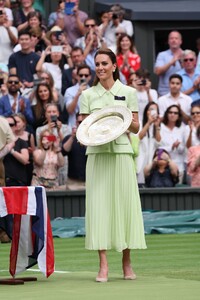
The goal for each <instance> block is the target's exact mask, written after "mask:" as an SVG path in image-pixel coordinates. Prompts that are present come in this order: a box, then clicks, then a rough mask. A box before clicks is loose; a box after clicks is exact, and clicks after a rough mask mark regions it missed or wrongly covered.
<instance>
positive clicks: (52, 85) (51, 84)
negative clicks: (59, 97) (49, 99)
mask: <svg viewBox="0 0 200 300" xmlns="http://www.w3.org/2000/svg"><path fill="white" fill-rule="evenodd" d="M41 74H47V75H48V77H49V86H50V88H53V87H54V79H53V76H52V75H51V73H50V72H48V71H42V72H41V73H40V76H41Z"/></svg>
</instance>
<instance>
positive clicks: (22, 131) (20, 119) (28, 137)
mask: <svg viewBox="0 0 200 300" xmlns="http://www.w3.org/2000/svg"><path fill="white" fill-rule="evenodd" d="M13 117H14V118H15V121H16V127H15V135H16V136H17V137H19V138H20V139H22V140H24V141H26V142H27V144H28V152H29V163H28V164H27V165H26V169H27V185H31V179H32V172H33V156H32V153H33V151H34V150H35V139H34V135H33V134H32V133H30V132H28V131H26V123H27V122H26V118H25V116H24V115H23V114H21V113H17V114H14V115H13Z"/></svg>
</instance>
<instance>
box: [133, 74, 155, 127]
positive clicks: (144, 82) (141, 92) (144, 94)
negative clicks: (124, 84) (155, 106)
mask: <svg viewBox="0 0 200 300" xmlns="http://www.w3.org/2000/svg"><path fill="white" fill-rule="evenodd" d="M128 85H129V86H132V87H134V88H135V89H136V91H137V98H138V106H139V113H138V115H139V121H140V122H141V123H142V120H143V114H144V109H145V106H146V105H147V104H148V103H150V102H155V103H157V100H158V93H157V91H156V90H154V89H152V88H151V80H150V73H149V71H148V70H147V69H139V70H137V71H136V72H135V73H131V74H130V76H129V78H128Z"/></svg>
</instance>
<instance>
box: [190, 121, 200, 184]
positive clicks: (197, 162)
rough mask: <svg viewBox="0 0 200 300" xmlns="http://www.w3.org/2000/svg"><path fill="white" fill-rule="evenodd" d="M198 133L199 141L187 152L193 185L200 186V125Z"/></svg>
mask: <svg viewBox="0 0 200 300" xmlns="http://www.w3.org/2000/svg"><path fill="white" fill-rule="evenodd" d="M196 133H197V139H198V141H199V143H198V144H197V145H196V146H191V147H190V148H189V149H188V154H187V173H188V175H189V176H190V177H191V186H192V187H199V186H200V126H199V127H198V128H197V132H196Z"/></svg>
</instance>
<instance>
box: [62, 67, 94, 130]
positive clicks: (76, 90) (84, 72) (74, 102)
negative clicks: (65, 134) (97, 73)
mask: <svg viewBox="0 0 200 300" xmlns="http://www.w3.org/2000/svg"><path fill="white" fill-rule="evenodd" d="M77 79H78V82H77V83H76V84H75V85H73V86H71V87H70V88H68V89H66V92H65V95H64V101H65V105H66V110H67V112H68V114H69V119H68V124H69V126H70V127H71V128H73V127H74V126H75V125H76V114H77V113H78V112H79V105H80V96H81V93H82V91H84V90H85V89H87V88H88V87H89V81H90V79H91V69H90V67H89V66H88V65H85V64H83V65H81V66H79V67H78V70H77Z"/></svg>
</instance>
